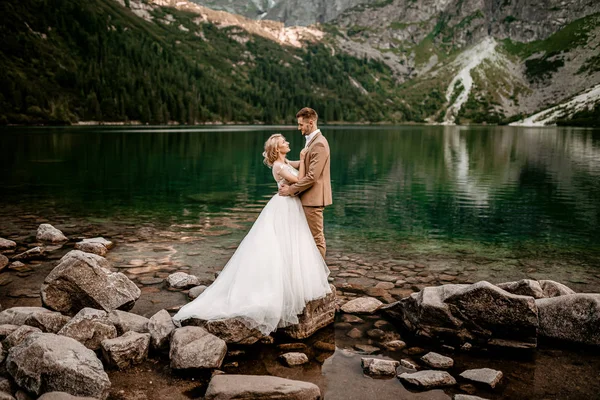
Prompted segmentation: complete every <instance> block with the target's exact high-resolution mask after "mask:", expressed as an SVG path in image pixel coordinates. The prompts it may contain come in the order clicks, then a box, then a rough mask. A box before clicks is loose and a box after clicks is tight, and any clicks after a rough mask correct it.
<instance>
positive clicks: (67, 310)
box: [42, 250, 141, 315]
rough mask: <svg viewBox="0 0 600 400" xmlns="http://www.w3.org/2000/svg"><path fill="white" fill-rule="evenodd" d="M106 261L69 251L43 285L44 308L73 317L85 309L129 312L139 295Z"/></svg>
mask: <svg viewBox="0 0 600 400" xmlns="http://www.w3.org/2000/svg"><path fill="white" fill-rule="evenodd" d="M109 268H110V265H109V263H108V261H107V260H106V259H105V258H103V257H100V256H98V255H95V254H91V253H84V252H82V251H79V250H72V251H70V252H69V253H67V254H66V255H65V256H64V257H63V258H61V259H60V261H59V263H58V265H57V266H56V267H55V268H54V269H53V270H52V272H50V274H49V275H48V276H47V277H46V279H45V280H44V284H43V285H42V302H43V303H44V305H45V306H47V307H49V308H51V309H53V310H56V311H60V312H61V313H63V314H68V315H73V314H76V313H77V312H79V310H81V309H82V308H84V307H91V308H97V309H103V310H105V311H112V310H116V309H120V310H129V309H131V308H132V307H133V305H134V304H135V301H136V300H137V299H138V298H139V297H140V294H141V291H140V289H139V288H138V287H137V286H136V284H135V283H133V282H132V281H131V280H130V279H129V278H127V277H126V276H125V275H123V274H122V273H120V272H111V271H110V269H109Z"/></svg>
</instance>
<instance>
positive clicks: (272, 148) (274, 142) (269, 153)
mask: <svg viewBox="0 0 600 400" xmlns="http://www.w3.org/2000/svg"><path fill="white" fill-rule="evenodd" d="M283 138H284V137H283V135H282V134H281V133H275V134H273V135H271V136H270V137H269V138H268V139H267V141H266V142H265V151H263V153H262V155H263V157H264V158H265V159H264V160H263V163H265V165H266V166H267V167H269V168H271V167H272V166H273V163H274V162H275V161H276V160H277V158H278V157H279V151H277V146H278V145H279V139H283Z"/></svg>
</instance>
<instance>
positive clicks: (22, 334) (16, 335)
mask: <svg viewBox="0 0 600 400" xmlns="http://www.w3.org/2000/svg"><path fill="white" fill-rule="evenodd" d="M32 333H42V331H41V330H39V329H38V328H34V327H33V326H27V325H21V326H20V327H18V328H17V329H15V330H14V331H13V332H12V333H11V334H10V335H8V336H7V337H6V338H5V339H4V340H3V341H2V346H3V347H4V349H5V350H6V351H9V350H10V349H12V348H13V347H15V346H18V345H19V344H21V343H22V342H23V341H25V339H27V337H28V336H29V335H31V334H32Z"/></svg>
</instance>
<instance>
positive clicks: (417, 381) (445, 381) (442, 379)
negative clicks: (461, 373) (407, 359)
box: [398, 370, 456, 390]
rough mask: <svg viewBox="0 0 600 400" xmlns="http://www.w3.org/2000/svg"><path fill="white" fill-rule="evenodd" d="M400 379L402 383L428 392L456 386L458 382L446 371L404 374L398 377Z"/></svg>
mask: <svg viewBox="0 0 600 400" xmlns="http://www.w3.org/2000/svg"><path fill="white" fill-rule="evenodd" d="M398 378H399V379H400V380H401V381H402V382H405V383H408V384H410V385H413V386H417V387H419V388H421V389H427V390H429V389H435V388H439V387H446V386H454V385H456V380H455V379H454V378H453V377H452V375H450V374H449V373H447V372H446V371H431V370H426V371H419V372H410V373H408V372H404V373H403V374H400V375H398Z"/></svg>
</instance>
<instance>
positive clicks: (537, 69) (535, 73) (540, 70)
mask: <svg viewBox="0 0 600 400" xmlns="http://www.w3.org/2000/svg"><path fill="white" fill-rule="evenodd" d="M554 55H555V54H552V56H554ZM548 58H549V57H548V56H544V57H542V58H534V59H531V60H526V61H525V68H526V74H527V78H528V79H529V80H530V81H532V82H537V81H544V80H546V79H548V78H550V77H551V76H552V73H553V72H556V71H558V69H559V68H560V67H562V66H563V65H565V62H564V61H563V60H562V59H561V58H557V59H554V60H551V61H550V60H548Z"/></svg>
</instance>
